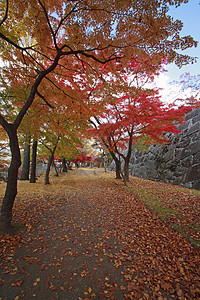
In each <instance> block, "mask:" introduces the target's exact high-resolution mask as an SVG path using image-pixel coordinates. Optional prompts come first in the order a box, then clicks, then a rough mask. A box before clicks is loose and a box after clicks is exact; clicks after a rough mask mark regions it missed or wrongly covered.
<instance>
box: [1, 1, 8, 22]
mask: <svg viewBox="0 0 200 300" xmlns="http://www.w3.org/2000/svg"><path fill="white" fill-rule="evenodd" d="M7 17H8V0H7V1H6V11H5V16H4V17H3V20H2V21H1V22H0V26H1V25H2V24H3V22H4V21H5V20H6V19H7Z"/></svg>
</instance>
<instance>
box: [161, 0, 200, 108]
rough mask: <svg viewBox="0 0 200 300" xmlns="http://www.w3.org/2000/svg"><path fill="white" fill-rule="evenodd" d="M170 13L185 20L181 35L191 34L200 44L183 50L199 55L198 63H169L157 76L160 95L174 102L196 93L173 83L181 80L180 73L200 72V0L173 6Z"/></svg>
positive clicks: (191, 0)
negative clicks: (181, 64) (178, 65)
mask: <svg viewBox="0 0 200 300" xmlns="http://www.w3.org/2000/svg"><path fill="white" fill-rule="evenodd" d="M169 15H171V16H172V17H173V18H174V19H178V20H181V21H182V22H183V29H182V31H181V36H187V35H191V36H192V37H193V38H194V39H195V40H196V41H198V42H199V44H198V46H197V47H196V48H195V47H193V48H188V49H187V50H184V51H183V53H184V54H187V55H190V56H192V57H198V60H197V63H194V64H188V65H185V66H183V67H181V68H178V67H177V66H176V65H175V64H169V65H167V66H166V67H165V70H166V72H163V73H162V74H161V75H160V76H159V77H158V78H156V80H155V86H156V87H158V88H161V91H160V95H161V97H162V100H163V101H164V102H167V103H169V102H173V101H174V100H176V99H177V98H186V97H190V96H191V94H193V95H196V92H192V91H191V89H187V90H185V91H182V89H181V85H179V84H172V83H173V82H174V81H179V79H180V75H182V74H184V73H186V72H190V74H191V75H198V74H200V0H189V1H188V3H186V4H184V3H183V4H181V5H180V6H179V7H177V8H175V6H172V7H171V8H170V10H169Z"/></svg>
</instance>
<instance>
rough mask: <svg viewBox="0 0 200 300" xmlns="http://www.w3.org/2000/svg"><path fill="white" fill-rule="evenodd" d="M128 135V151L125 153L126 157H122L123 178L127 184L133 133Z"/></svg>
mask: <svg viewBox="0 0 200 300" xmlns="http://www.w3.org/2000/svg"><path fill="white" fill-rule="evenodd" d="M129 135H130V139H129V143H128V151H127V154H126V156H125V157H123V158H124V177H125V181H126V182H129V162H130V158H131V152H132V144H133V141H132V136H133V133H132V132H130V133H129Z"/></svg>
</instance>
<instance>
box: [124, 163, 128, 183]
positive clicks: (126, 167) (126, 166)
mask: <svg viewBox="0 0 200 300" xmlns="http://www.w3.org/2000/svg"><path fill="white" fill-rule="evenodd" d="M124 162H125V163H124V177H125V180H126V182H129V160H128V159H127V158H126V159H125V160H124Z"/></svg>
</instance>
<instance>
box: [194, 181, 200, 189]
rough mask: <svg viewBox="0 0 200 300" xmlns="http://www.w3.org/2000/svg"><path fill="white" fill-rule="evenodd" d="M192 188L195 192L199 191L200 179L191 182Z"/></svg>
mask: <svg viewBox="0 0 200 300" xmlns="http://www.w3.org/2000/svg"><path fill="white" fill-rule="evenodd" d="M192 188H193V189H196V190H200V179H199V180H196V181H195V182H193V184H192Z"/></svg>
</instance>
